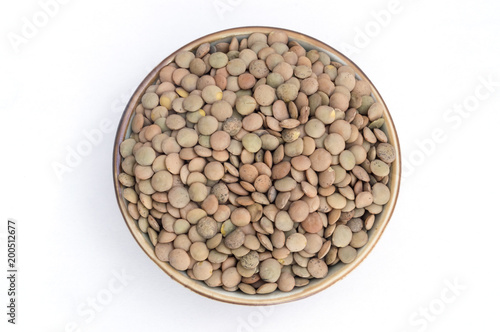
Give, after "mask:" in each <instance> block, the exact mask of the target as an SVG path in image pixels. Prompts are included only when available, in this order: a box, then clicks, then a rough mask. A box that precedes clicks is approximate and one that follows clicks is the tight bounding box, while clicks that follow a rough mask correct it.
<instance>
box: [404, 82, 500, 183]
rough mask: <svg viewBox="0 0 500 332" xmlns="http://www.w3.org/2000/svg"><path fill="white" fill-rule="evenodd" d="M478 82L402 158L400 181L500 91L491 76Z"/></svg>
mask: <svg viewBox="0 0 500 332" xmlns="http://www.w3.org/2000/svg"><path fill="white" fill-rule="evenodd" d="M478 80H479V84H477V85H476V87H475V88H474V90H473V92H472V93H471V94H469V95H467V96H466V97H465V98H464V99H463V100H462V101H461V102H458V103H455V104H453V106H452V107H450V108H448V109H446V110H445V111H444V112H443V115H442V121H443V122H444V124H443V125H439V126H437V127H435V128H433V129H432V132H431V136H430V137H428V138H424V139H420V140H417V141H415V143H416V145H417V148H416V149H414V150H412V151H411V152H410V153H409V154H408V155H407V157H402V161H403V163H402V165H403V167H402V168H403V173H402V177H401V180H402V181H404V180H407V179H408V178H409V177H410V176H411V175H413V174H414V173H415V170H416V168H417V167H419V166H422V165H423V164H424V163H425V162H426V160H427V159H428V158H429V157H431V156H432V155H433V154H434V153H435V152H436V150H437V147H438V146H439V145H440V144H443V143H444V142H446V141H447V140H448V138H449V132H450V131H457V130H458V129H460V128H461V127H462V125H463V123H464V122H465V120H466V119H468V118H469V117H470V116H471V115H473V114H474V112H476V111H477V110H478V109H479V108H480V106H481V102H484V101H486V100H488V99H489V98H491V97H492V96H493V94H494V93H496V92H498V91H499V90H500V81H496V80H494V79H493V77H492V75H491V74H490V76H488V77H486V78H485V77H483V76H479V78H478Z"/></svg>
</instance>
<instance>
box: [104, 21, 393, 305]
mask: <svg viewBox="0 0 500 332" xmlns="http://www.w3.org/2000/svg"><path fill="white" fill-rule="evenodd" d="M272 30H282V31H285V32H286V33H287V34H288V36H289V38H290V40H291V41H292V40H293V41H297V42H298V43H300V44H301V45H302V46H303V47H304V48H305V49H306V50H310V49H317V50H322V51H324V52H326V53H327V54H329V55H330V57H331V58H332V59H333V60H335V61H338V62H341V63H343V64H346V65H349V66H351V67H352V68H353V69H354V70H355V72H356V75H357V78H358V79H361V80H364V81H366V82H368V83H369V84H370V86H371V88H372V96H373V97H374V99H375V100H376V101H378V102H380V103H381V104H382V105H383V107H384V114H383V117H384V118H385V124H384V125H383V127H382V128H381V129H382V130H383V131H384V132H385V133H386V135H387V137H388V139H389V142H390V143H391V144H392V145H394V147H395V148H396V153H397V157H396V160H395V161H394V162H393V163H392V166H391V175H390V181H389V183H388V186H389V188H390V189H391V193H392V196H391V198H390V200H389V202H388V203H387V205H386V206H385V207H384V210H383V211H382V212H381V213H380V214H379V215H377V218H376V221H375V224H374V226H373V228H372V229H371V230H370V231H369V232H368V234H369V240H368V243H367V244H366V245H365V246H364V247H363V248H361V249H359V250H358V256H357V258H356V259H355V260H354V261H353V262H352V263H350V264H343V263H338V264H336V265H334V266H331V267H330V268H329V271H328V275H327V276H326V277H325V278H324V279H313V280H311V282H310V283H309V284H308V285H306V286H304V287H299V288H295V289H294V290H293V291H291V292H286V293H285V292H281V291H275V292H273V293H271V294H267V295H247V294H244V293H242V292H239V291H238V292H228V291H225V290H223V289H222V288H210V287H208V286H207V285H206V284H205V283H204V282H201V281H196V280H193V279H191V278H189V277H188V276H187V275H186V273H184V272H179V271H177V270H175V269H174V268H172V267H171V266H170V265H169V264H168V263H165V262H162V261H160V260H159V259H158V258H157V257H156V255H155V252H154V247H153V245H152V243H151V241H150V240H149V237H148V235H147V234H144V233H142V232H141V231H140V230H139V227H138V225H137V222H136V221H135V220H134V219H133V218H132V217H131V216H130V215H129V213H128V211H127V202H126V201H125V200H124V198H123V195H122V194H123V187H122V186H121V184H120V182H119V181H118V175H119V174H120V172H121V169H120V162H121V156H120V152H119V146H120V143H121V142H122V141H123V140H124V139H126V138H127V137H128V136H129V135H130V133H131V129H130V127H131V120H132V116H133V112H134V109H135V108H136V106H137V105H138V104H139V103H140V99H141V96H142V95H143V93H144V92H145V90H146V88H147V87H148V86H150V85H151V84H152V83H153V82H155V81H156V80H157V79H158V75H159V72H160V70H161V68H163V67H164V66H165V65H167V64H169V63H170V62H172V61H173V60H174V57H175V55H176V53H177V52H179V51H183V50H196V49H197V47H198V46H199V45H200V44H203V43H206V42H209V43H212V44H216V43H218V42H229V41H230V40H231V39H232V37H237V38H238V39H242V38H246V37H248V36H249V35H250V34H252V33H254V32H262V33H265V34H267V33H269V32H271V31H272ZM400 156H401V153H400V147H399V141H398V137H397V133H396V128H395V127H394V123H393V121H392V119H391V115H390V114H389V111H388V109H387V106H386V105H385V103H384V101H383V99H382V97H381V96H380V94H379V93H378V91H377V89H376V88H375V87H374V86H373V84H372V83H371V82H370V80H369V79H368V78H367V77H366V75H365V74H364V73H363V71H361V69H359V68H358V66H356V65H355V64H354V63H353V62H352V61H351V60H350V59H348V58H347V57H346V56H344V55H343V54H341V53H340V52H339V51H337V50H336V49H334V48H333V47H331V46H329V45H327V44H325V43H323V42H321V41H319V40H317V39H314V38H312V37H310V36H307V35H305V34H302V33H299V32H295V31H290V30H284V29H278V28H272V27H242V28H234V29H229V30H224V31H219V32H216V33H212V34H209V35H206V36H204V37H201V38H199V39H197V40H195V41H192V42H190V43H189V44H187V45H185V46H183V47H181V48H180V49H179V50H178V51H176V52H174V53H172V54H171V55H169V56H168V57H166V58H165V59H164V60H163V61H162V62H161V63H160V64H159V65H158V66H156V68H154V69H153V70H152V71H151V72H150V73H149V74H148V75H147V76H146V78H145V79H144V80H143V81H142V83H141V84H140V85H139V86H138V88H137V90H136V91H135V92H134V94H133V96H132V98H131V99H130V101H129V103H128V105H127V106H126V108H125V111H124V113H123V116H122V118H121V121H120V124H119V127H118V131H117V133H116V139H115V144H114V151H113V178H114V187H115V193H116V198H117V202H118V206H119V208H120V210H121V213H122V215H123V218H124V220H125V224H126V225H127V227H128V228H129V230H130V232H131V233H132V236H133V237H134V239H135V240H136V241H137V243H138V244H139V246H140V247H141V248H142V249H143V250H144V252H145V253H146V255H147V256H149V258H150V259H151V260H152V261H153V262H155V263H156V264H157V265H158V267H159V268H161V269H162V270H163V271H164V272H165V273H166V274H168V275H169V276H170V277H171V278H172V279H174V280H175V281H177V282H179V283H180V284H182V285H183V286H185V287H187V288H189V289H190V290H192V291H194V292H196V293H198V294H200V295H203V296H206V297H208V298H211V299H214V300H218V301H223V302H228V303H234V304H242V305H271V304H279V303H285V302H290V301H296V300H299V299H303V298H305V297H308V296H311V295H313V294H316V293H318V292H321V291H322V290H324V289H326V288H328V287H330V286H332V285H333V284H334V283H336V282H337V281H339V280H341V279H343V278H344V277H345V276H346V275H347V274H349V272H351V271H352V270H354V269H355V268H356V267H357V266H358V265H359V264H360V263H361V262H362V261H363V260H364V259H365V258H366V257H367V256H368V254H369V253H370V252H371V251H372V249H373V248H374V246H375V245H376V244H377V242H378V240H379V239H380V237H381V235H382V233H383V232H384V229H385V228H386V226H387V224H388V223H389V220H390V218H391V216H392V213H393V211H394V207H395V205H396V201H397V198H398V193H399V184H400V180H401V158H400ZM378 272H380V271H371V272H370V273H378ZM339 287H341V286H339Z"/></svg>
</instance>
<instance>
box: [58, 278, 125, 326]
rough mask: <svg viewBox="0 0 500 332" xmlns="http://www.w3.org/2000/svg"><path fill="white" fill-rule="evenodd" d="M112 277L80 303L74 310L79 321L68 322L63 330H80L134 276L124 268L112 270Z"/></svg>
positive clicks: (104, 307) (94, 317) (107, 304)
mask: <svg viewBox="0 0 500 332" xmlns="http://www.w3.org/2000/svg"><path fill="white" fill-rule="evenodd" d="M112 274H113V277H111V279H109V281H108V283H107V285H106V287H104V288H102V289H100V290H99V291H98V292H96V294H95V295H94V296H89V297H87V298H86V299H85V301H83V302H82V303H80V304H79V305H78V306H77V308H76V312H77V314H78V316H80V320H79V321H71V322H68V323H67V324H66V325H65V326H64V332H82V331H83V330H86V329H82V328H83V327H86V326H87V325H89V324H91V323H92V322H93V321H94V320H95V319H96V316H97V314H99V313H101V312H103V311H104V310H105V309H106V307H108V306H109V305H110V304H111V303H112V302H113V300H114V299H115V297H116V296H117V295H118V294H120V293H121V292H123V290H124V289H125V287H127V286H128V285H129V284H130V282H131V281H133V280H134V279H135V277H134V276H132V275H129V274H127V273H126V272H125V271H124V270H121V271H120V272H118V271H113V272H112Z"/></svg>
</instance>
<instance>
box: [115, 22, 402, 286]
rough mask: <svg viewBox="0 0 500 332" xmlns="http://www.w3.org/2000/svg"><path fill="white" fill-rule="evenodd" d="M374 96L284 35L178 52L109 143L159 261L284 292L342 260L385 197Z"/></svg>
mask: <svg viewBox="0 0 500 332" xmlns="http://www.w3.org/2000/svg"><path fill="white" fill-rule="evenodd" d="M383 109H384V107H383V105H382V104H380V103H378V102H376V101H375V100H374V99H373V97H372V95H371V87H370V84H368V82H366V81H362V80H359V79H357V78H356V77H355V72H354V70H353V68H351V67H349V66H346V65H343V64H342V63H339V62H336V61H332V59H331V58H330V57H329V55H328V54H326V53H325V52H322V51H318V50H315V49H312V50H309V51H307V50H306V49H305V48H304V47H302V46H301V45H300V43H298V42H296V41H291V40H289V38H288V36H287V34H286V33H285V32H282V31H272V32H271V33H269V34H267V35H266V34H263V33H253V34H251V35H249V36H248V38H244V39H241V40H238V39H236V38H233V39H232V40H231V41H230V42H219V43H217V44H215V45H210V44H208V43H206V44H202V45H200V46H199V47H198V48H197V49H196V50H193V51H181V52H178V53H177V54H176V56H175V59H174V61H173V62H171V63H169V64H168V65H166V66H165V67H163V68H162V69H161V71H160V73H159V78H158V80H157V81H156V82H154V84H152V85H151V86H149V87H148V88H147V90H146V91H145V92H144V94H143V96H142V99H141V103H140V104H139V105H138V106H137V107H136V108H135V114H134V117H133V119H132V123H131V128H132V134H131V135H130V137H129V138H128V139H125V140H124V141H123V142H122V143H121V145H120V154H121V156H122V157H123V159H122V162H121V170H122V171H121V173H120V174H119V176H118V179H119V181H120V183H121V184H122V185H123V187H124V188H123V197H124V198H125V200H126V201H127V202H128V212H129V214H130V216H131V217H132V218H134V219H135V220H137V223H138V227H139V228H140V230H141V231H142V232H144V233H147V234H148V236H149V238H150V239H151V242H152V244H153V245H154V246H155V253H156V256H157V257H158V259H159V260H161V261H164V262H168V263H169V264H170V265H171V266H172V267H174V268H175V269H177V270H179V271H186V273H187V275H188V276H189V277H191V278H192V279H195V280H200V281H203V282H205V283H206V285H208V286H210V287H222V288H223V289H225V290H227V291H237V290H240V291H242V292H244V293H246V294H268V293H271V292H273V291H275V290H276V289H279V290H280V291H282V292H289V291H291V290H292V289H294V288H295V287H302V286H305V285H307V284H308V283H309V281H310V280H311V279H313V278H324V277H326V276H327V274H328V267H329V266H333V265H335V264H337V263H339V262H341V263H343V264H348V263H351V262H353V261H354V260H355V258H356V256H357V250H358V249H359V248H361V247H363V246H364V245H365V244H366V243H367V241H368V231H369V230H370V229H371V228H372V226H373V224H374V222H375V217H376V215H377V214H379V213H380V212H382V210H383V207H384V205H385V204H386V203H387V202H388V201H389V199H390V196H391V193H390V190H389V188H388V186H387V183H388V181H389V176H390V168H391V163H392V162H394V160H395V158H396V152H395V149H394V147H393V146H392V145H391V144H390V143H388V139H387V136H386V135H385V134H384V132H383V131H382V130H381V129H380V128H381V126H382V125H383V124H384V118H383V117H382V114H383Z"/></svg>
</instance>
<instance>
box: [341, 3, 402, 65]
mask: <svg viewBox="0 0 500 332" xmlns="http://www.w3.org/2000/svg"><path fill="white" fill-rule="evenodd" d="M403 9H404V7H403V5H402V4H401V2H400V1H399V0H390V1H389V2H388V3H387V6H386V8H385V9H381V10H378V11H375V10H372V11H371V12H370V16H371V18H372V19H371V20H369V21H368V22H366V23H365V25H364V26H363V27H362V28H360V27H355V28H354V38H353V40H352V44H350V43H346V42H343V43H342V44H340V51H341V52H342V53H344V54H345V55H346V56H348V57H349V56H352V55H353V54H358V53H360V52H361V50H362V49H365V48H366V47H368V46H369V45H370V44H371V42H372V40H373V39H374V38H376V37H377V36H378V35H380V33H381V32H382V31H383V29H384V28H386V27H387V26H389V24H391V22H392V19H393V17H394V16H396V15H398V14H400V13H401V12H402V11H403Z"/></svg>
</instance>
